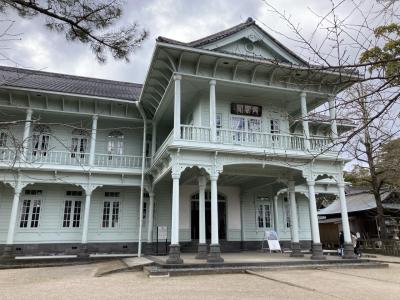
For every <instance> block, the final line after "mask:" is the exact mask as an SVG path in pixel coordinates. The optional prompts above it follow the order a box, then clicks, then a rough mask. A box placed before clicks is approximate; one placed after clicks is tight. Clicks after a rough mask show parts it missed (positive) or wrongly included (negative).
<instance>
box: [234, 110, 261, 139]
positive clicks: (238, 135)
mask: <svg viewBox="0 0 400 300" xmlns="http://www.w3.org/2000/svg"><path fill="white" fill-rule="evenodd" d="M231 128H232V129H233V130H235V131H236V132H234V133H233V140H234V141H247V142H255V141H256V140H257V137H256V134H255V133H257V132H261V119H260V118H252V117H238V116H232V118H231Z"/></svg>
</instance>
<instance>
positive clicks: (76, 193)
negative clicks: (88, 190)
mask: <svg viewBox="0 0 400 300" xmlns="http://www.w3.org/2000/svg"><path fill="white" fill-rule="evenodd" d="M65 194H66V195H67V196H73V197H82V195H83V193H82V191H66V193H65Z"/></svg>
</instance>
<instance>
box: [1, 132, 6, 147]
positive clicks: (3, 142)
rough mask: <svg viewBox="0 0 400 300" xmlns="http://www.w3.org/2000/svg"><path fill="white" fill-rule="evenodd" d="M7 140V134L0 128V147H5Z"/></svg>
mask: <svg viewBox="0 0 400 300" xmlns="http://www.w3.org/2000/svg"><path fill="white" fill-rule="evenodd" d="M7 142H8V134H7V132H5V131H4V130H0V148H6V147H7Z"/></svg>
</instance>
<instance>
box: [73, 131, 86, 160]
mask: <svg viewBox="0 0 400 300" xmlns="http://www.w3.org/2000/svg"><path fill="white" fill-rule="evenodd" d="M88 139H89V132H88V131H87V130H85V129H74V130H72V142H71V157H77V156H79V157H80V158H84V157H85V153H86V149H87V144H88Z"/></svg>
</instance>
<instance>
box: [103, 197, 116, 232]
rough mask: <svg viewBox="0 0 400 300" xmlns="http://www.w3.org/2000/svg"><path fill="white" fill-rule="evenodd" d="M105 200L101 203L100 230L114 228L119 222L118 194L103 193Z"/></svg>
mask: <svg viewBox="0 0 400 300" xmlns="http://www.w3.org/2000/svg"><path fill="white" fill-rule="evenodd" d="M104 196H105V197H106V199H107V200H105V201H104V202H103V216H102V222H101V227H102V228H116V227H118V224H119V221H120V215H119V213H120V200H119V199H118V197H119V196H120V193H119V192H105V193H104Z"/></svg>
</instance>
